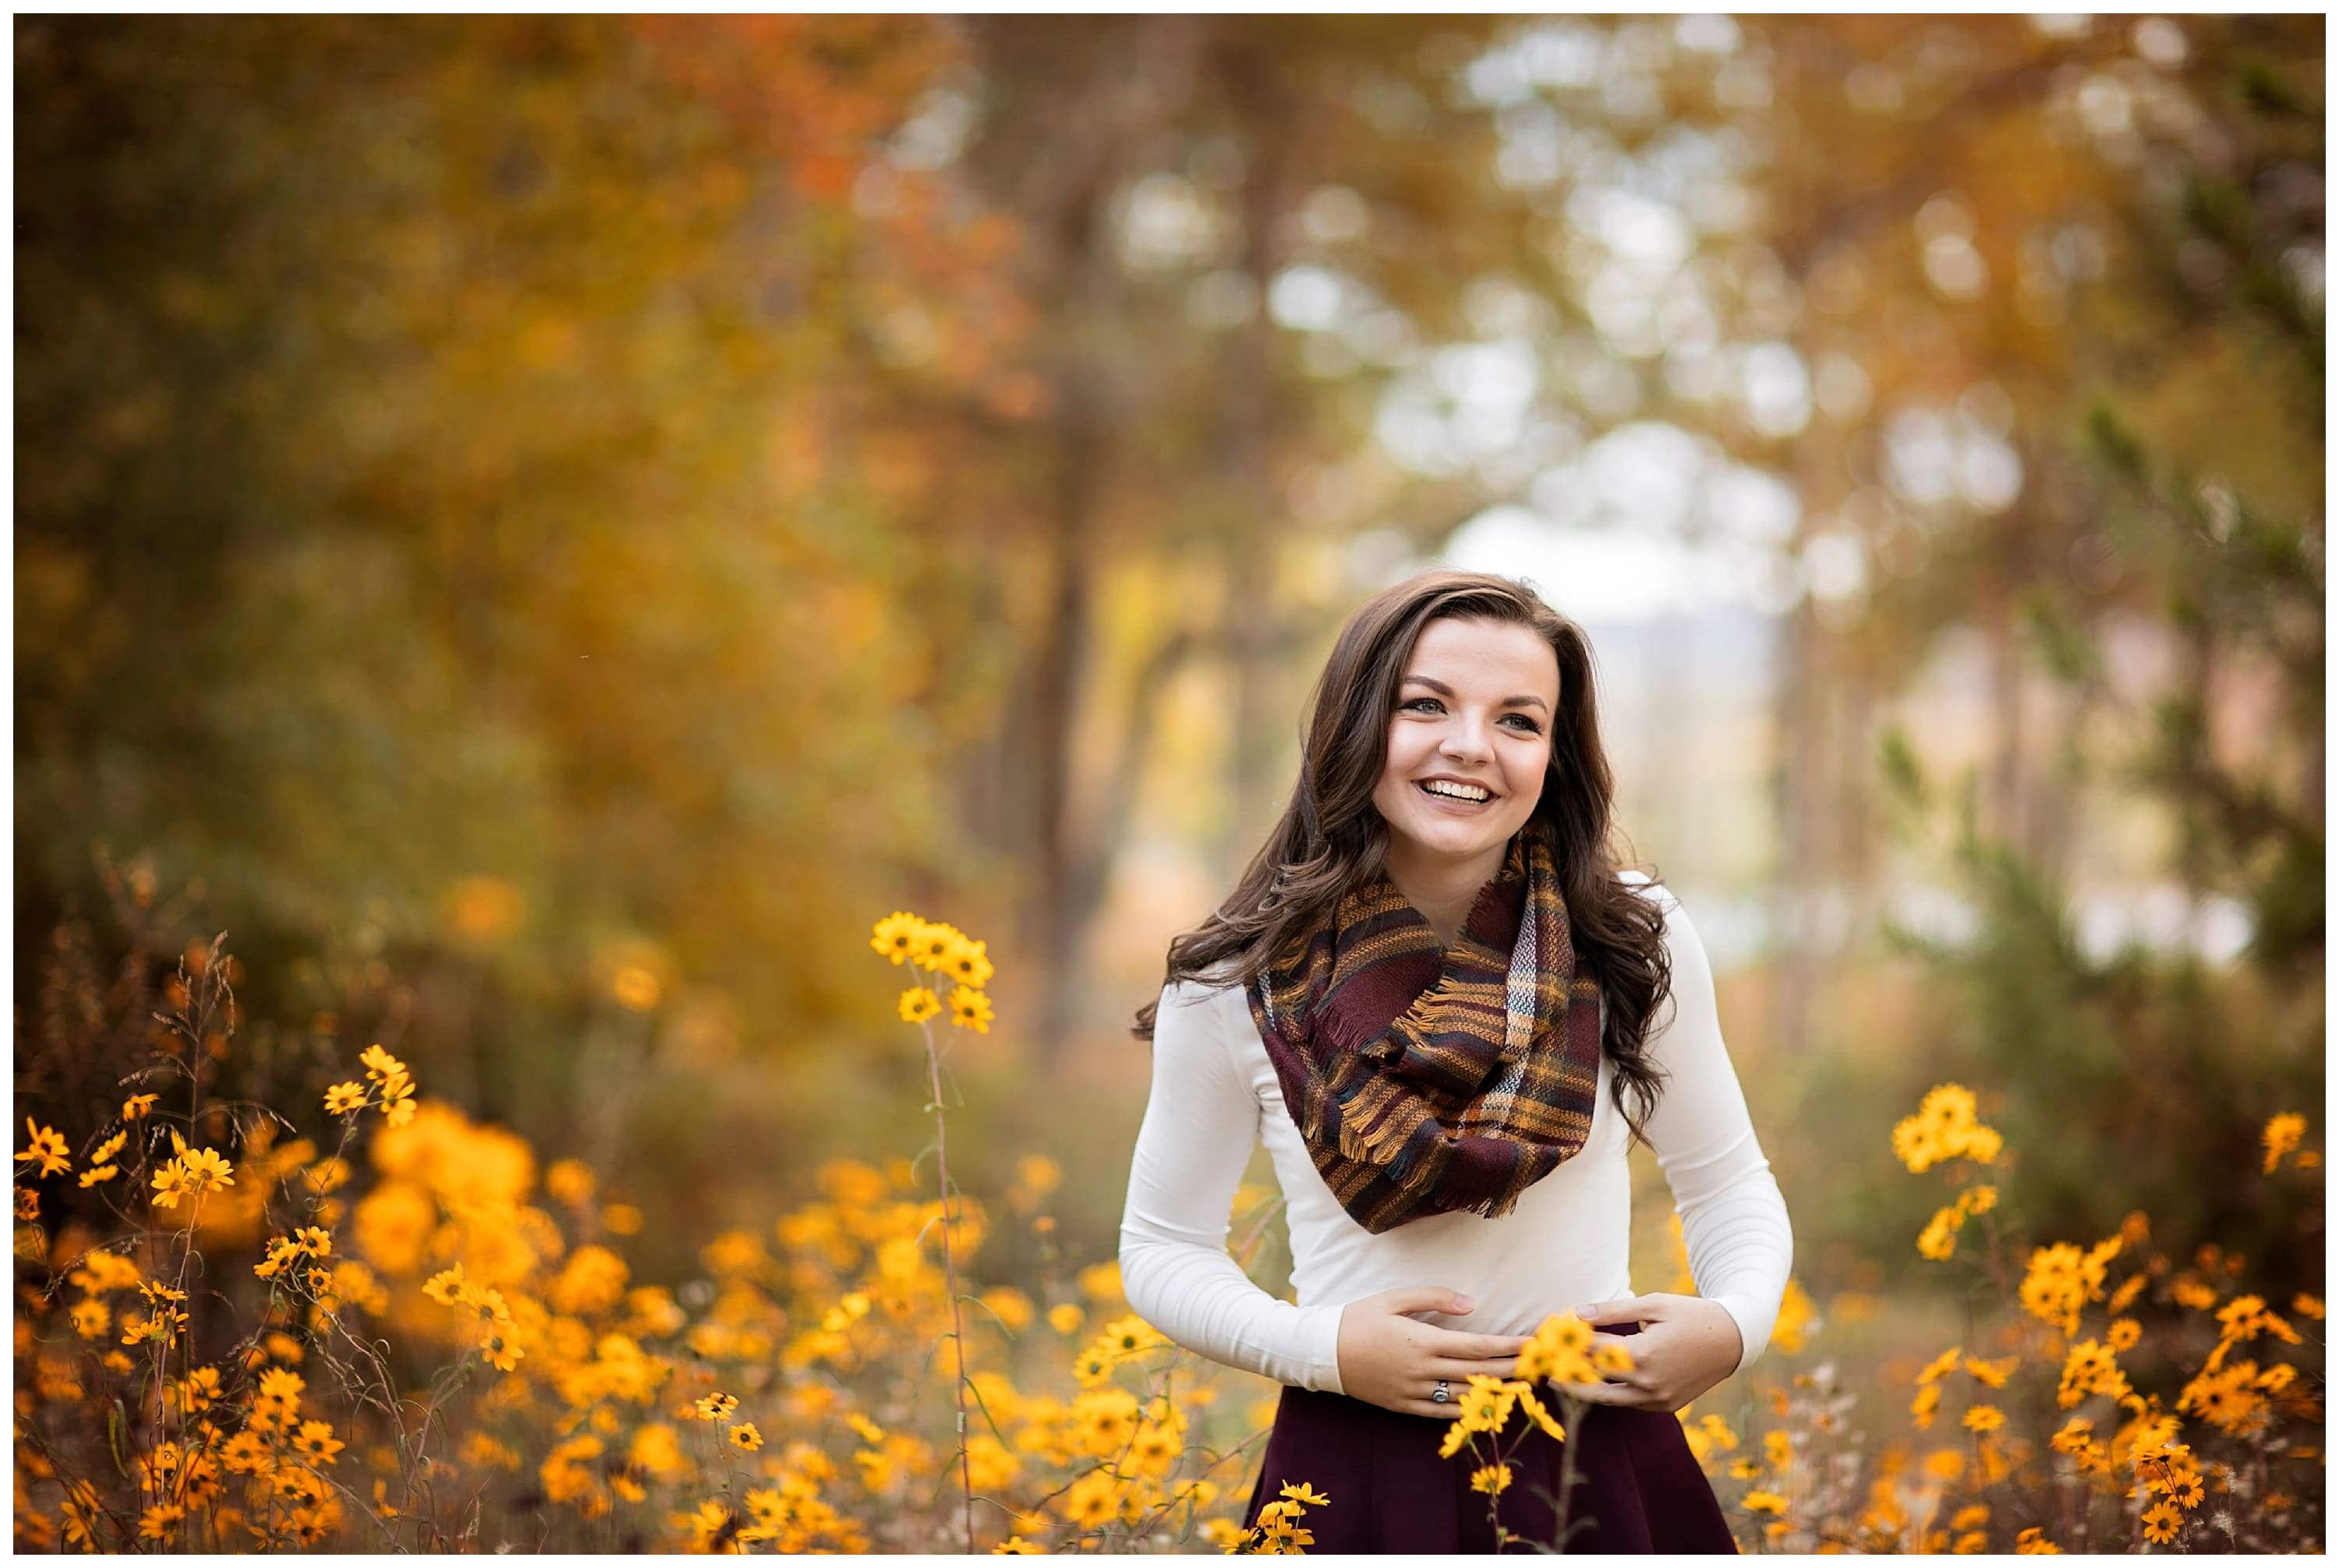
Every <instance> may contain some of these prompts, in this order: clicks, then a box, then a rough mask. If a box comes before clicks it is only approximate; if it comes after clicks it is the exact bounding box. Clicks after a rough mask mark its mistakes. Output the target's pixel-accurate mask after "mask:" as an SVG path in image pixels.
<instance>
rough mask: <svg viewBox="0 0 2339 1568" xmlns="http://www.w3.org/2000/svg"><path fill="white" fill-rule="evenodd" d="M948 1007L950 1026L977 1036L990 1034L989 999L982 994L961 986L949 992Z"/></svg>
mask: <svg viewBox="0 0 2339 1568" xmlns="http://www.w3.org/2000/svg"><path fill="white" fill-rule="evenodd" d="M950 1007H951V1023H952V1026H954V1027H956V1028H959V1029H971V1030H972V1031H974V1032H975V1033H977V1034H989V1033H990V1032H991V999H990V998H989V997H987V996H985V995H983V994H982V992H981V991H974V990H972V989H970V988H969V987H966V986H963V985H962V986H960V987H959V988H958V989H956V990H955V991H952V992H951V999H950Z"/></svg>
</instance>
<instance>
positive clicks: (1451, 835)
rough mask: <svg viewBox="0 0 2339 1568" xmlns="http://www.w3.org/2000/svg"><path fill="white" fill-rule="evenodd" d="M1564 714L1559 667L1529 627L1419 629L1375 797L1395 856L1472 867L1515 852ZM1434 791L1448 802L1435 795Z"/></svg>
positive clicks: (1450, 624)
mask: <svg viewBox="0 0 2339 1568" xmlns="http://www.w3.org/2000/svg"><path fill="white" fill-rule="evenodd" d="M1558 708H1559V659H1558V656H1556V655H1554V653H1553V652H1552V647H1551V645H1550V644H1549V643H1547V642H1545V640H1544V639H1543V638H1542V637H1541V636H1538V635H1537V634H1536V633H1535V630H1534V629H1533V628H1532V627H1529V626H1517V625H1515V624H1512V623H1508V622H1501V621H1485V620H1459V619H1451V618H1448V619H1440V620H1434V621H1431V622H1430V623H1429V624H1428V625H1427V626H1424V627H1422V628H1421V635H1420V636H1418V637H1416V639H1415V640H1414V645H1413V656H1412V657H1411V658H1410V659H1409V660H1407V661H1406V667H1405V678H1404V680H1403V681H1402V682H1401V683H1400V684H1399V685H1398V686H1397V693H1396V712H1395V713H1393V714H1391V715H1389V721H1388V760H1387V763H1386V764H1384V765H1383V767H1382V769H1381V778H1380V783H1379V784H1378V785H1377V786H1376V787H1375V788H1374V790H1373V804H1374V805H1375V806H1377V808H1379V811H1380V814H1381V816H1382V818H1383V819H1384V820H1386V821H1387V823H1388V825H1389V833H1390V835H1391V843H1390V847H1391V849H1392V850H1393V851H1395V852H1396V853H1399V854H1401V855H1406V856H1408V857H1409V856H1413V855H1424V856H1428V857H1433V858H1451V859H1459V860H1466V859H1469V858H1470V857H1472V856H1474V855H1478V854H1482V853H1485V851H1487V850H1488V849H1490V848H1494V847H1497V846H1500V845H1502V844H1505V843H1508V842H1509V841H1510V837H1511V835H1512V834H1513V833H1516V832H1517V831H1518V830H1519V828H1520V827H1521V826H1522V825H1523V824H1525V822H1526V820H1527V818H1528V817H1529V816H1530V815H1532V814H1534V812H1535V802H1536V801H1537V800H1539V799H1540V798H1542V795H1543V781H1544V773H1545V769H1546V768H1547V767H1548V766H1549V765H1550V763H1551V733H1552V724H1553V720H1554V715H1555V714H1556V713H1557V711H1558ZM1433 780H1434V781H1439V783H1438V787H1439V788H1440V789H1444V790H1447V791H1451V792H1453V793H1448V794H1437V793H1434V792H1433V791H1432V790H1431V789H1430V788H1429V787H1428V785H1429V784H1430V781H1433ZM1481 793H1483V795H1484V798H1483V799H1459V798H1456V795H1457V794H1460V795H1477V794H1481Z"/></svg>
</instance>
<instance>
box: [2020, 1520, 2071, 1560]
mask: <svg viewBox="0 0 2339 1568" xmlns="http://www.w3.org/2000/svg"><path fill="white" fill-rule="evenodd" d="M2014 1550H2015V1553H2016V1555H2018V1556H2022V1557H2059V1556H2061V1555H2062V1554H2063V1549H2062V1548H2061V1547H2060V1546H2058V1545H2056V1544H2055V1543H2053V1542H2052V1541H2049V1540H2048V1539H2047V1533H2046V1532H2045V1531H2043V1530H2041V1529H2039V1528H2038V1525H2036V1524H2033V1525H2032V1526H2031V1527H2030V1528H2029V1529H2028V1530H2025V1531H2024V1532H2023V1533H2021V1534H2019V1535H2017V1536H2016V1537H2015V1538H2014Z"/></svg>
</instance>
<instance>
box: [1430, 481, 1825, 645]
mask: <svg viewBox="0 0 2339 1568" xmlns="http://www.w3.org/2000/svg"><path fill="white" fill-rule="evenodd" d="M1427 564H1429V565H1434V566H1440V567H1456V568H1458V569H1460V570H1463V571H1474V572H1495V573H1499V574H1500V575H1502V576H1504V577H1524V578H1526V579H1528V580H1529V581H1531V582H1533V583H1534V584H1535V587H1536V588H1537V589H1538V590H1539V591H1541V593H1542V594H1543V596H1544V597H1545V599H1547V600H1548V601H1550V603H1551V605H1552V606H1553V607H1554V608H1555V609H1557V610H1558V611H1559V612H1560V613H1561V614H1563V615H1566V616H1573V617H1574V618H1575V619H1576V620H1579V621H1582V622H1584V623H1585V624H1586V625H1593V624H1596V623H1600V622H1615V621H1648V620H1659V619H1663V618H1664V617H1666V616H1682V615H1702V614H1708V613H1711V612H1712V611H1715V610H1720V609H1726V608H1732V607H1736V606H1753V607H1755V608H1757V609H1759V610H1761V611H1762V613H1764V614H1766V615H1775V614H1778V613H1780V612H1781V610H1783V609H1784V608H1786V607H1787V606H1788V605H1791V604H1792V603H1793V597H1794V594H1795V592H1796V591H1797V590H1796V577H1795V572H1794V566H1793V563H1792V562H1791V561H1786V560H1783V559H1782V558H1781V557H1780V556H1779V555H1778V553H1777V552H1776V551H1773V550H1766V549H1762V548H1760V547H1755V546H1753V545H1750V544H1748V543H1746V542H1745V541H1743V540H1740V539H1736V538H1716V539H1712V540H1708V541H1706V542H1704V543H1692V542H1691V541H1689V540H1687V539H1685V538H1683V537H1680V536H1678V535H1673V534H1667V533H1661V532H1658V531H1656V530H1654V529H1648V528H1564V527H1561V526H1559V525H1557V524H1554V522H1552V521H1551V519H1549V518H1545V517H1543V516H1541V515H1539V514H1537V513H1535V512H1533V511H1530V510H1528V509H1527V508H1525V507H1495V508H1489V509H1488V510H1486V511H1484V512H1481V513H1479V514H1478V516H1476V517H1475V518H1471V519H1470V520H1469V521H1468V522H1466V523H1465V524H1463V525H1462V527H1461V528H1457V529H1456V530H1455V532H1454V534H1453V536H1452V537H1450V538H1448V539H1447V540H1446V548H1445V549H1444V550H1443V551H1441V552H1440V553H1439V555H1438V556H1437V557H1436V560H1434V561H1433V562H1430V563H1427Z"/></svg>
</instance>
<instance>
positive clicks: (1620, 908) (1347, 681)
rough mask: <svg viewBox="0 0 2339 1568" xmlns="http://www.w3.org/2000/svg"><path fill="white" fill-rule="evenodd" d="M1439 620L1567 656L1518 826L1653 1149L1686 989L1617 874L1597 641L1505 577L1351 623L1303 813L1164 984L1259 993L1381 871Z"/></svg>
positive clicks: (1416, 584) (1432, 592)
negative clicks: (1390, 796) (1490, 629)
mask: <svg viewBox="0 0 2339 1568" xmlns="http://www.w3.org/2000/svg"><path fill="white" fill-rule="evenodd" d="M1435 620H1485V621H1495V622H1499V623H1503V624H1507V625H1513V626H1528V627H1531V628H1533V629H1534V631H1535V634H1536V635H1537V636H1541V637H1542V638H1544V640H1545V641H1546V642H1548V643H1550V644H1551V649H1552V652H1553V653H1554V655H1556V656H1558V659H1559V711H1558V713H1557V714H1556V715H1554V722H1553V725H1552V747H1551V764H1550V768H1549V771H1548V772H1547V773H1545V775H1544V781H1543V794H1542V795H1541V797H1540V798H1539V799H1537V800H1536V802H1535V811H1534V814H1532V815H1530V816H1529V817H1528V819H1527V822H1526V824H1525V827H1523V828H1522V829H1521V830H1520V831H1521V832H1523V833H1537V834H1540V835H1541V836H1542V837H1543V839H1544V842H1545V844H1546V845H1548V846H1549V848H1550V850H1551V852H1552V863H1553V865H1554V867H1555V868H1556V869H1557V871H1558V873H1559V881H1560V888H1561V892H1562V894H1563V896H1564V899H1565V901H1566V904H1567V920H1568V926H1569V930H1570V932H1571V933H1572V935H1573V938H1574V943H1575V951H1576V952H1577V954H1578V955H1579V956H1580V957H1582V958H1584V959H1585V960H1587V961H1588V962H1590V964H1591V966H1592V969H1593V971H1594V974H1596V975H1597V976H1598V978H1599V981H1600V988H1601V991H1602V992H1603V994H1604V996H1605V997H1606V999H1607V1002H1608V1021H1607V1026H1606V1028H1605V1030H1604V1031H1603V1033H1602V1036H1601V1044H1602V1048H1603V1049H1604V1050H1605V1051H1606V1052H1607V1054H1608V1059H1609V1060H1610V1061H1611V1062H1613V1063H1614V1069H1615V1083H1614V1096H1615V1100H1616V1109H1618V1110H1619V1111H1620V1112H1622V1113H1623V1117H1624V1120H1625V1123H1626V1125H1627V1126H1628V1127H1630V1128H1631V1129H1632V1136H1633V1139H1636V1140H1643V1139H1644V1138H1645V1134H1644V1131H1643V1129H1644V1128H1645V1126H1646V1124H1647V1121H1648V1118H1649V1116H1650V1113H1651V1112H1653V1110H1654V1109H1656V1101H1657V1091H1658V1088H1659V1085H1660V1081H1661V1080H1662V1078H1663V1073H1662V1071H1661V1070H1659V1069H1658V1068H1657V1067H1656V1066H1655V1064H1653V1062H1651V1061H1650V1060H1649V1059H1648V1053H1647V1040H1648V1034H1649V1023H1650V1020H1651V1018H1652V1016H1653V1014H1654V1013H1655V1011H1656V1009H1657V1006H1658V1004H1659V1003H1660V1002H1662V1001H1664V1000H1665V998H1666V997H1667V996H1669V995H1670V994H1671V993H1672V990H1673V966H1672V963H1671V962H1670V961H1669V960H1668V958H1667V956H1666V952H1665V942H1664V929H1665V922H1664V914H1663V911H1661V910H1660V909H1659V908H1658V907H1657V904H1656V902H1654V901H1653V900H1652V899H1650V898H1647V897H1645V896H1643V895H1642V894H1640V893H1637V892H1634V891H1633V889H1632V888H1631V887H1630V886H1628V885H1627V884H1625V883H1623V882H1621V881H1619V880H1618V879H1617V874H1616V873H1617V870H1618V864H1617V862H1616V860H1615V858H1614V854H1613V853H1611V850H1610V846H1609V838H1610V834H1611V832H1612V830H1613V826H1614V823H1613V821H1612V816H1611V812H1612V806H1613V801H1614V781H1613V779H1612V776H1611V774H1610V773H1609V769H1608V757H1607V754H1606V753H1605V752H1604V750H1603V749H1602V747H1601V745H1600V724H1599V717H1598V715H1597V714H1596V712H1595V711H1594V703H1593V685H1592V646H1591V644H1590V642H1589V641H1587V640H1586V638H1585V636H1584V629H1583V628H1582V627H1581V626H1577V625H1576V624H1575V623H1574V622H1573V621H1571V620H1569V619H1567V618H1566V617H1565V616H1562V615H1561V614H1559V612H1558V611H1556V610H1554V609H1553V608H1552V607H1551V606H1549V605H1546V604H1545V603H1544V602H1543V600H1542V599H1541V598H1540V597H1537V595H1536V594H1535V590H1534V589H1533V588H1530V587H1525V585H1523V584H1520V583H1515V582H1513V581H1511V580H1510V579H1509V578H1507V577H1495V576H1492V575H1490V574H1488V573H1485V572H1455V571H1438V572H1426V573H1424V574H1423V575H1421V576H1419V577H1410V578H1407V579H1406V581H1404V582H1401V583H1398V584H1396V586H1394V587H1388V588H1385V589H1383V590H1382V591H1381V592H1380V593H1378V594H1376V595H1374V596H1373V597H1371V598H1369V599H1367V600H1366V601H1365V603H1364V604H1363V605H1361V606H1358V607H1357V612H1356V614H1354V615H1352V616H1349V617H1348V624H1347V626H1343V627H1342V628H1341V629H1340V636H1339V638H1338V640H1337V642H1335V643H1334V644H1333V646H1332V656H1331V657H1330V658H1329V659H1327V660H1326V661H1325V665H1324V672H1323V674H1322V675H1320V676H1318V677H1317V681H1316V686H1315V689H1314V691H1313V692H1312V693H1311V694H1310V695H1309V697H1308V708H1309V715H1310V716H1309V718H1308V727H1307V729H1306V730H1305V732H1303V734H1302V735H1301V739H1300V753H1301V764H1300V769H1299V779H1298V783H1297V784H1294V785H1293V786H1292V791H1291V804H1288V805H1287V806H1286V807H1284V810H1283V817H1282V820H1280V821H1279V822H1278V823H1276V824H1275V831H1274V832H1273V833H1269V834H1268V840H1267V843H1265V844H1264V845H1263V846H1261V848H1260V849H1259V852H1258V854H1256V855H1255V856H1253V857H1252V859H1251V863H1250V867H1249V869H1248V870H1247V871H1245V872H1244V873H1243V876H1242V881H1241V883H1239V884H1238V885H1237V887H1236V888H1235V891H1234V893H1233V896H1231V897H1229V899H1228V900H1227V902H1225V903H1224V904H1222V905H1221V906H1219V910H1218V911H1217V912H1215V913H1214V914H1212V915H1211V916H1210V917H1209V919H1208V920H1206V921H1204V922H1202V924H1201V925H1200V926H1199V927H1197V928H1196V929H1195V930H1192V931H1189V932H1183V933H1181V934H1180V935H1178V936H1176V937H1173V938H1171V939H1170V942H1169V969H1168V972H1167V974H1166V975H1165V976H1164V977H1163V981H1162V985H1163V988H1164V989H1165V990H1166V989H1167V988H1168V987H1169V986H1170V985H1173V984H1175V983H1176V982H1177V981H1180V980H1187V979H1197V980H1206V981H1209V983H1210V984H1211V986H1212V988H1213V989H1224V988H1225V987H1226V986H1230V985H1247V984H1248V983H1249V982H1250V981H1253V980H1255V979H1257V978H1258V975H1259V973H1260V971H1263V970H1264V969H1266V967H1267V966H1268V962H1269V961H1270V959H1271V958H1272V957H1273V956H1274V955H1275V954H1278V953H1281V952H1288V951H1290V950H1291V949H1292V948H1293V947H1295V946H1296V945H1297V944H1298V943H1300V942H1305V941H1306V940H1307V936H1308V932H1311V931H1313V930H1314V929H1315V928H1316V927H1317V926H1318V924H1319V923H1320V922H1325V921H1328V920H1330V919H1332V918H1333V915H1334V913H1335V912H1337V910H1338V908H1339V904H1340V900H1341V898H1342V897H1343V896H1344V895H1346V894H1347V892H1349V890H1351V889H1352V888H1355V887H1357V886H1359V885H1360V884H1361V883H1364V882H1365V881H1366V880H1367V879H1368V878H1370V877H1371V876H1373V875H1374V874H1375V873H1377V872H1378V871H1379V870H1380V869H1381V866H1382V858H1383V854H1384V853H1385V851H1386V850H1387V844H1388V823H1387V821H1386V820H1385V819H1383V817H1382V816H1381V814H1380V811H1379V809H1378V808H1377V807H1376V806H1375V805H1374V804H1373V790H1374V787H1375V786H1376V785H1377V784H1378V783H1379V782H1380V776H1381V770H1382V769H1383V767H1384V766H1386V765H1387V758H1388V726H1389V719H1390V715H1393V714H1394V713H1395V712H1396V699H1397V687H1398V685H1399V684H1400V683H1401V682H1402V681H1403V679H1404V677H1405V669H1406V663H1407V662H1408V661H1409V660H1410V659H1411V658H1412V657H1413V646H1414V642H1415V640H1416V638H1417V637H1419V636H1420V635H1421V628H1422V627H1424V626H1427V625H1428V624H1429V623H1430V622H1432V621H1435ZM1159 1007H1160V999H1159V998H1158V997H1157V998H1156V999H1155V1000H1153V1001H1149V1002H1147V1003H1146V1004H1145V1005H1144V1006H1143V1007H1142V1008H1140V1009H1139V1010H1138V1013H1137V1024H1136V1027H1135V1028H1134V1029H1133V1030H1132V1031H1131V1032H1132V1033H1134V1034H1135V1035H1136V1036H1137V1038H1139V1039H1140V1040H1151V1039H1152V1038H1153V1020H1154V1014H1155V1012H1156V1011H1157V1010H1158V1009H1159ZM1628 1101H1629V1103H1628Z"/></svg>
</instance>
